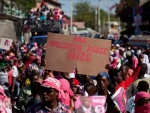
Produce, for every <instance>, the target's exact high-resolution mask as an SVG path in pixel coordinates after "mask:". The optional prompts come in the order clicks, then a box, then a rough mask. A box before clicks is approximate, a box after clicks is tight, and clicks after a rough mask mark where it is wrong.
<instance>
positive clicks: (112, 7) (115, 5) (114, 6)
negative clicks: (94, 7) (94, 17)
mask: <svg viewBox="0 0 150 113" xmlns="http://www.w3.org/2000/svg"><path fill="white" fill-rule="evenodd" d="M117 5H118V4H114V5H113V6H111V7H110V8H109V10H110V11H111V10H112V9H114V8H116V7H117Z"/></svg>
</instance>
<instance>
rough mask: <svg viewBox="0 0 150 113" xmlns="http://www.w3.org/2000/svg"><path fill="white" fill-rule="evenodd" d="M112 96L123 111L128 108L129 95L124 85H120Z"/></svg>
mask: <svg viewBox="0 0 150 113" xmlns="http://www.w3.org/2000/svg"><path fill="white" fill-rule="evenodd" d="M111 98H112V100H113V101H114V103H115V105H116V106H117V108H118V109H119V110H120V111H121V112H123V111H124V110H126V101H127V96H126V90H125V89H124V88H123V87H120V88H119V89H118V90H117V91H116V92H115V94H114V95H112V97H111Z"/></svg>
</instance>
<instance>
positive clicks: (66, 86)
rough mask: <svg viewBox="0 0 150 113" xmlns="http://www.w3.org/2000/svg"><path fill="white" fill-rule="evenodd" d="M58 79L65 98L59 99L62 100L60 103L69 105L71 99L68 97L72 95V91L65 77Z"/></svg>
mask: <svg viewBox="0 0 150 113" xmlns="http://www.w3.org/2000/svg"><path fill="white" fill-rule="evenodd" d="M59 81H60V83H61V86H60V88H61V89H62V90H63V91H64V93H65V99H66V100H64V99H62V100H61V101H62V103H64V104H66V105H68V106H70V100H71V99H70V97H72V96H73V92H72V90H71V89H70V84H69V82H68V81H67V80H66V79H60V80H59Z"/></svg>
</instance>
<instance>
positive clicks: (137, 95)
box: [134, 91, 150, 103]
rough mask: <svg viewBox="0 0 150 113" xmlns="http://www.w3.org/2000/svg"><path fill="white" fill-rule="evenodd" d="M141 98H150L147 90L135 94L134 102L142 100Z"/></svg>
mask: <svg viewBox="0 0 150 113" xmlns="http://www.w3.org/2000/svg"><path fill="white" fill-rule="evenodd" d="M141 98H150V94H148V93H147V92H144V91H141V92H138V93H137V94H136V96H135V101H134V103H137V102H138V100H140V99H141Z"/></svg>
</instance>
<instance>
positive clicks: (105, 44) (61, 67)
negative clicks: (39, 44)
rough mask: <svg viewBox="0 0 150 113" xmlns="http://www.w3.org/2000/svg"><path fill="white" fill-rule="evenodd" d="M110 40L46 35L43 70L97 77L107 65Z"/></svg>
mask: <svg viewBox="0 0 150 113" xmlns="http://www.w3.org/2000/svg"><path fill="white" fill-rule="evenodd" d="M110 47H111V41H110V40H101V39H93V38H87V37H80V36H71V35H62V34H53V33H48V39H47V45H46V62H47V65H46V67H45V69H49V70H53V71H60V72H72V71H73V70H74V69H77V71H78V74H86V75H97V74H98V73H99V72H101V71H106V69H105V66H106V64H108V63H109V56H110Z"/></svg>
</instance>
